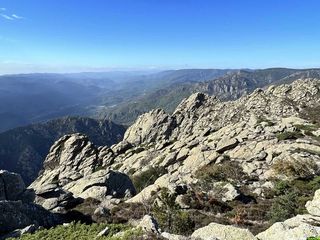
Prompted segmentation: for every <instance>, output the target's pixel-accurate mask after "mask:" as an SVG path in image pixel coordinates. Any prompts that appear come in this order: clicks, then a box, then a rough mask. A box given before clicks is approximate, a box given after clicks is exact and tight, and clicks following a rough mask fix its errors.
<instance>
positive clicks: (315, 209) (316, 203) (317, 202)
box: [306, 189, 320, 217]
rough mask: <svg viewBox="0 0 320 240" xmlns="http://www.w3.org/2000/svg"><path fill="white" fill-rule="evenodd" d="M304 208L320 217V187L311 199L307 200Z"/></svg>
mask: <svg viewBox="0 0 320 240" xmlns="http://www.w3.org/2000/svg"><path fill="white" fill-rule="evenodd" d="M306 208H307V210H308V212H309V213H310V214H311V215H314V216H318V217H320V189H319V190H317V191H316V192H315V194H314V197H313V199H312V201H308V202H307V204H306Z"/></svg>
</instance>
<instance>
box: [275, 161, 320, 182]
mask: <svg viewBox="0 0 320 240" xmlns="http://www.w3.org/2000/svg"><path fill="white" fill-rule="evenodd" d="M272 169H273V170H274V171H275V173H276V174H278V175H284V176H286V177H288V178H301V179H303V178H310V176H312V175H313V174H314V172H317V170H318V166H317V164H316V163H315V162H313V161H312V160H311V159H310V160H309V161H286V160H279V161H276V162H275V163H273V164H272Z"/></svg>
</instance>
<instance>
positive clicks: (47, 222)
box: [0, 200, 60, 234]
mask: <svg viewBox="0 0 320 240" xmlns="http://www.w3.org/2000/svg"><path fill="white" fill-rule="evenodd" d="M0 212H1V214H0V234H2V233H7V232H10V231H13V230H16V229H21V228H24V227H26V226H29V225H31V224H36V225H37V226H43V227H51V226H54V225H55V224H57V223H58V222H59V221H60V219H59V218H58V217H57V216H55V215H53V214H51V213H50V212H48V211H47V210H45V209H44V208H42V207H41V206H39V205H36V204H33V203H23V202H22V201H21V200H20V201H0Z"/></svg>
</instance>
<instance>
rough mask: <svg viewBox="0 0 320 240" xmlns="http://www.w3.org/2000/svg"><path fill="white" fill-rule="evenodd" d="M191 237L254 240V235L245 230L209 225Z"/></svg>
mask: <svg viewBox="0 0 320 240" xmlns="http://www.w3.org/2000/svg"><path fill="white" fill-rule="evenodd" d="M191 237H194V238H199V239H202V240H211V239H212V238H213V237H214V238H217V239H219V240H238V239H241V240H256V238H255V237H254V235H253V234H252V233H251V232H249V231H248V230H247V229H242V228H237V227H233V226H226V225H221V224H217V223H210V224H209V225H208V226H206V227H203V228H199V229H198V230H196V231H195V232H194V233H193V234H192V235H191Z"/></svg>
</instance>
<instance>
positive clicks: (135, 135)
mask: <svg viewBox="0 0 320 240" xmlns="http://www.w3.org/2000/svg"><path fill="white" fill-rule="evenodd" d="M175 125H176V124H175V121H174V119H173V118H171V116H169V115H168V114H166V113H165V112H164V111H163V110H161V109H156V110H152V111H151V112H149V113H145V114H143V115H141V116H140V117H138V119H137V121H136V122H135V123H134V124H133V125H132V126H131V127H129V128H128V130H127V131H126V133H125V135H124V140H126V141H128V142H130V143H133V144H140V143H142V142H154V141H157V140H166V139H168V137H169V136H170V135H171V131H172V130H173V129H174V128H175ZM155 127H156V128H157V130H158V131H154V128H155Z"/></svg>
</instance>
